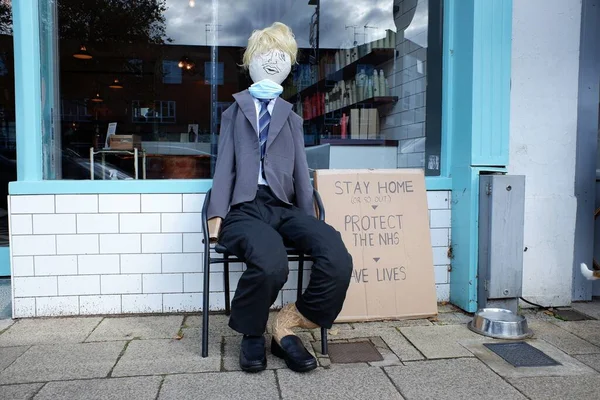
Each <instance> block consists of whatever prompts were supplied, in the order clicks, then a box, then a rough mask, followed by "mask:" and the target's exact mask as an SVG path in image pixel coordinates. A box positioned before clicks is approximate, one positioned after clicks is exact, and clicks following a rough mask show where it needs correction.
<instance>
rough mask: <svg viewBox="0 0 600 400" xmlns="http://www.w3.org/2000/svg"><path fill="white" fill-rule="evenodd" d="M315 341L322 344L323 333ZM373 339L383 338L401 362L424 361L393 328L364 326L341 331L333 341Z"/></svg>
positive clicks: (316, 334) (319, 333)
mask: <svg viewBox="0 0 600 400" xmlns="http://www.w3.org/2000/svg"><path fill="white" fill-rule="evenodd" d="M314 335H315V341H316V342H318V343H320V342H321V332H319V331H317V333H315V334H314ZM371 337H380V338H382V339H383V340H384V341H385V343H386V344H387V346H388V347H389V348H390V350H392V351H393V352H394V354H396V356H397V357H398V358H399V359H400V360H401V361H413V360H423V359H424V357H423V356H422V355H421V353H419V351H418V350H417V349H416V348H415V347H414V346H413V345H412V344H410V343H409V341H408V340H406V338H405V337H404V336H402V334H401V333H400V331H399V330H398V329H397V328H392V327H389V326H388V327H373V326H371V325H370V324H369V325H367V324H363V325H361V326H360V328H356V329H353V330H347V331H340V332H339V334H338V335H337V336H335V338H333V337H332V338H331V340H336V341H337V340H348V339H365V338H371Z"/></svg>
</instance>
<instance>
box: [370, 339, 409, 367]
mask: <svg viewBox="0 0 600 400" xmlns="http://www.w3.org/2000/svg"><path fill="white" fill-rule="evenodd" d="M370 339H371V342H372V343H373V345H375V348H376V349H377V351H379V354H381V356H382V357H383V360H381V361H373V362H370V363H369V365H370V366H372V367H388V366H390V365H402V363H401V362H400V359H399V358H398V356H397V355H396V354H394V352H393V351H392V350H390V348H389V347H388V345H387V344H386V342H385V341H384V340H383V339H382V338H381V337H379V336H376V337H373V338H370Z"/></svg>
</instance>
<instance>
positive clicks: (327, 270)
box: [219, 186, 352, 335]
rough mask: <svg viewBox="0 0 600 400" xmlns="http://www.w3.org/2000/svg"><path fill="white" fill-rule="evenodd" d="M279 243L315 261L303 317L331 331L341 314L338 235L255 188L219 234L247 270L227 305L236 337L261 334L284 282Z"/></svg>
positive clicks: (347, 259)
mask: <svg viewBox="0 0 600 400" xmlns="http://www.w3.org/2000/svg"><path fill="white" fill-rule="evenodd" d="M284 242H285V243H286V244H289V245H290V246H293V247H295V248H297V249H299V250H301V251H303V252H304V253H305V254H309V255H311V256H313V257H314V259H315V262H314V263H313V266H312V270H311V275H310V280H309V283H308V287H307V289H306V291H305V292H304V294H303V295H302V297H301V298H300V300H299V301H297V302H296V307H297V308H298V310H299V311H300V312H301V313H302V315H304V316H305V317H306V318H308V319H309V320H311V321H312V322H314V323H316V324H317V325H319V326H321V327H325V328H331V325H332V324H333V321H334V320H335V318H336V317H337V316H338V314H339V313H340V311H341V310H342V305H343V303H344V299H345V298H346V291H347V289H348V285H349V284H350V277H351V274H352V257H351V256H350V254H349V253H348V250H347V249H346V246H345V245H344V243H343V242H342V238H341V235H340V233H339V232H337V231H336V230H335V229H333V228H332V227H331V226H329V225H327V224H326V223H324V222H323V221H319V220H318V219H316V218H314V217H311V216H308V215H306V214H305V213H304V212H303V211H301V210H300V209H298V208H296V207H293V206H289V205H287V204H285V203H283V202H281V201H280V200H279V199H277V198H276V197H275V196H274V195H273V194H272V192H271V190H270V189H269V188H268V187H267V186H259V188H258V193H257V195H256V198H255V199H254V200H253V201H251V202H247V203H242V204H238V205H236V206H233V207H232V208H231V210H230V211H229V213H228V214H227V216H226V217H225V220H224V221H223V226H222V228H221V232H220V234H219V243H221V244H222V245H224V246H225V247H227V249H228V250H229V251H230V252H231V253H232V254H233V255H235V256H237V257H239V258H240V259H242V260H244V261H245V262H246V266H247V268H246V271H244V273H243V274H242V277H241V278H240V281H239V283H238V286H237V290H236V292H235V296H234V297H233V301H232V304H231V318H230V319H229V326H230V327H231V328H232V329H234V330H236V331H237V332H240V333H243V334H245V335H262V334H263V333H264V332H265V328H266V325H267V319H268V317H269V308H270V307H271V305H272V304H273V303H274V302H275V300H276V299H277V295H278V294H279V291H280V290H281V288H282V287H283V285H284V284H285V282H286V281H287V278H288V272H289V270H288V261H287V252H286V250H285V246H284Z"/></svg>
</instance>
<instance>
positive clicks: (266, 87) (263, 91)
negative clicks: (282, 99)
mask: <svg viewBox="0 0 600 400" xmlns="http://www.w3.org/2000/svg"><path fill="white" fill-rule="evenodd" d="M248 91H249V92H250V94H251V95H252V97H255V98H257V99H274V98H275V97H277V96H279V95H280V94H281V93H283V86H281V85H279V84H277V83H275V82H273V81H272V80H270V79H263V80H262V81H258V82H256V83H254V84H253V85H252V86H250V87H249V88H248Z"/></svg>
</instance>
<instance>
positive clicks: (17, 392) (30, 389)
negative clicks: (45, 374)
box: [0, 383, 44, 400]
mask: <svg viewBox="0 0 600 400" xmlns="http://www.w3.org/2000/svg"><path fill="white" fill-rule="evenodd" d="M42 386H44V384H43V383H30V384H24V385H5V386H0V399H6V400H29V399H31V398H32V397H33V395H34V394H35V393H37V391H38V390H40V388H41V387H42Z"/></svg>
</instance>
